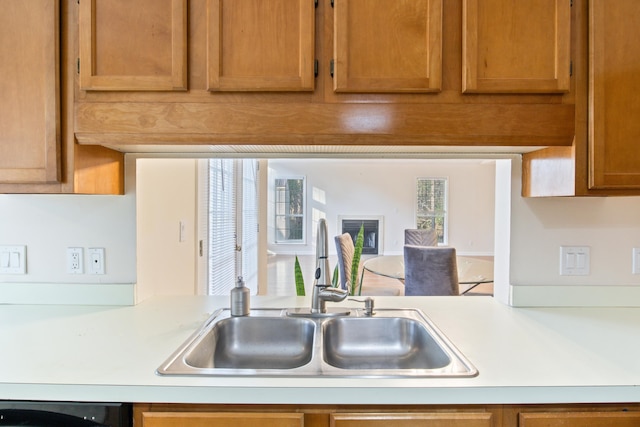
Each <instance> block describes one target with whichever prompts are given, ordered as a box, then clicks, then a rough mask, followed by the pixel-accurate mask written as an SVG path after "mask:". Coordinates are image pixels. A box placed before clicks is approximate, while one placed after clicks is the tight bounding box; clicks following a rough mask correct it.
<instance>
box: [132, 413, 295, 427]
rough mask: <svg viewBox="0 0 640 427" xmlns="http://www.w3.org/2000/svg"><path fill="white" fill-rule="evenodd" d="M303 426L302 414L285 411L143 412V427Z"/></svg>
mask: <svg viewBox="0 0 640 427" xmlns="http://www.w3.org/2000/svg"><path fill="white" fill-rule="evenodd" d="M256 425H259V426H260V427H303V425H304V414H301V413H300V414H299V413H294V412H285V413H273V412H268V413H267V412H143V413H142V426H143V427H227V426H233V427H252V426H256Z"/></svg>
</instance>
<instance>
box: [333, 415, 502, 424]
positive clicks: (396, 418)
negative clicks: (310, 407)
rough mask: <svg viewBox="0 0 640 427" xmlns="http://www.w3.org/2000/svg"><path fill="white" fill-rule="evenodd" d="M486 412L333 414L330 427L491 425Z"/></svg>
mask: <svg viewBox="0 0 640 427" xmlns="http://www.w3.org/2000/svg"><path fill="white" fill-rule="evenodd" d="M491 418H492V414H490V413H486V412H457V413H454V412H433V413H384V412H381V413H369V414H366V413H361V414H359V413H358V414H357V413H345V414H332V415H331V417H330V424H329V425H330V427H387V426H389V425H392V426H393V427H491V425H492V419H491Z"/></svg>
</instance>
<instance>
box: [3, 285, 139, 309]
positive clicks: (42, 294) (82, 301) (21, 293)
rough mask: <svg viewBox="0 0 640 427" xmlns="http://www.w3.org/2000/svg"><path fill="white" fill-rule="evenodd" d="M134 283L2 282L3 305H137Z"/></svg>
mask: <svg viewBox="0 0 640 427" xmlns="http://www.w3.org/2000/svg"><path fill="white" fill-rule="evenodd" d="M134 300H135V285H134V284H133V283H124V284H122V283H118V284H102V283H101V284H93V283H2V284H0V304H36V305H38V304H43V305H57V304H64V305H134V304H135V301H134Z"/></svg>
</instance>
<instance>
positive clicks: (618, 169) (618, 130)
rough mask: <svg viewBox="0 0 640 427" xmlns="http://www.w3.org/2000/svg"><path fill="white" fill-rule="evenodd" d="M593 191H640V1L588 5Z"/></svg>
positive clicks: (595, 1)
mask: <svg viewBox="0 0 640 427" xmlns="http://www.w3.org/2000/svg"><path fill="white" fill-rule="evenodd" d="M589 13H590V27H589V28H590V30H589V38H590V43H589V50H590V52H589V57H590V58H589V59H590V70H589V71H590V78H589V81H590V84H591V87H590V97H589V104H590V105H589V111H590V114H591V117H590V118H589V166H590V168H589V188H594V189H599V188H602V189H606V188H620V189H623V188H630V189H631V188H633V189H637V188H640V150H639V149H638V141H640V120H638V117H640V99H639V98H638V93H639V92H640V45H639V44H638V43H637V38H638V20H637V17H638V16H640V2H639V1H637V0H592V1H591V2H590V11H589Z"/></svg>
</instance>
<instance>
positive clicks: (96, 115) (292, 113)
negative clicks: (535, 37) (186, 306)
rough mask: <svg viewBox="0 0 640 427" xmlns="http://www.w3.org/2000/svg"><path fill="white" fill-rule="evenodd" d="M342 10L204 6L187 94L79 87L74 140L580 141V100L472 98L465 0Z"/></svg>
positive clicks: (138, 144) (193, 30)
mask: <svg viewBox="0 0 640 427" xmlns="http://www.w3.org/2000/svg"><path fill="white" fill-rule="evenodd" d="M104 1H105V0H102V2H104ZM138 1H141V0H136V2H132V3H134V4H138ZM504 2H505V3H512V2H511V1H508V2H507V1H506V0H504ZM119 3H120V2H119V1H118V2H113V4H114V6H113V7H114V8H115V7H116V6H117V5H118V4H119ZM331 3H332V2H331V1H330V0H319V1H318V3H317V8H315V9H314V8H313V7H314V2H313V1H307V0H305V1H301V0H268V1H264V0H262V1H258V0H242V1H230V0H226V1H225V0H191V1H190V2H189V7H188V8H187V14H188V18H187V21H188V23H189V25H188V28H187V40H188V42H187V46H188V51H189V55H188V57H187V65H186V70H187V74H188V77H187V81H188V88H187V90H175V91H159V90H158V91H153V90H94V89H95V88H86V87H85V86H80V87H79V88H78V92H77V94H76V102H75V105H74V119H75V128H74V130H75V137H76V138H77V140H78V142H79V143H80V145H82V146H85V145H87V146H88V145H103V146H107V147H111V148H116V149H118V150H121V151H125V152H126V151H154V150H158V151H162V150H163V149H164V146H170V149H171V151H174V152H175V151H176V150H177V151H181V149H180V148H179V147H183V150H184V151H191V152H202V151H203V150H205V152H208V153H210V152H216V151H220V150H223V151H225V150H226V151H225V152H234V153H238V152H255V148H254V147H256V146H260V147H259V149H258V151H260V152H270V151H273V152H282V151H286V152H288V153H308V152H310V151H311V152H316V151H317V152H326V151H334V149H332V148H327V147H336V146H337V147H341V148H340V150H345V151H348V150H349V148H348V147H350V146H354V145H359V146H363V145H365V146H396V145H397V146H413V147H415V146H429V145H434V146H479V147H485V146H496V147H518V146H526V147H528V146H554V147H555V146H564V147H566V146H570V145H571V142H572V140H573V135H574V117H575V112H574V98H573V94H572V93H571V91H569V92H561V93H506V94H505V93H500V94H493V93H489V94H485V93H473V94H470V93H464V92H463V90H462V89H463V88H462V77H461V76H462V53H461V47H462V36H461V34H462V10H463V8H462V6H463V0H452V1H446V2H445V1H442V0H418V1H416V0H413V1H409V0H402V1H394V2H388V1H382V0H374V1H371V0H368V1H364V0H335V1H334V2H333V6H332V4H331ZM100 4H101V0H96V1H95V5H97V6H99V5H100ZM110 4H111V3H110ZM80 6H81V8H90V6H91V4H90V3H87V5H83V1H81V5H80ZM95 13H96V17H97V16H98V15H99V14H100V9H99V8H98V9H96V12H95ZM257 15H260V16H261V19H259V20H258V19H257ZM536 16H537V17H542V16H543V14H538V15H536ZM96 20H97V18H96ZM167 20H168V19H167ZM84 26H86V20H81V21H80V27H81V28H80V32H81V33H85V32H86V29H84V28H83V27H84ZM95 26H96V27H98V24H96V25H95ZM114 28H117V27H114ZM275 28H278V29H282V28H283V29H284V30H280V31H275ZM105 30H106V27H105ZM310 30H311V32H310ZM314 30H315V31H314ZM118 31H121V32H122V31H124V30H123V29H122V28H120V29H119V30H118ZM390 34H393V37H390V36H389V35H390ZM117 53H118V50H117V49H116V50H114V55H116V54H117ZM94 56H96V58H98V59H99V57H100V55H99V54H98V55H94ZM315 60H317V64H318V66H317V70H318V73H317V76H316V77H311V76H312V73H311V72H310V71H311V69H312V68H313V69H315V67H313V66H312V64H313V63H314V62H315ZM332 61H333V64H334V65H333V77H332V76H331V72H330V70H331V66H330V64H331V62H332ZM84 62H85V60H81V66H80V70H81V71H80V73H83V71H82V70H83V69H84V67H83V66H82V63H84ZM116 62H117V61H116ZM130 67H131V68H134V67H133V65H131V66H130ZM122 88H126V86H123V87H122ZM122 88H121V89H122ZM112 89H115V86H114V87H112ZM207 146H216V147H215V148H213V149H211V148H208V147H207ZM345 147H346V148H345Z"/></svg>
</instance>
